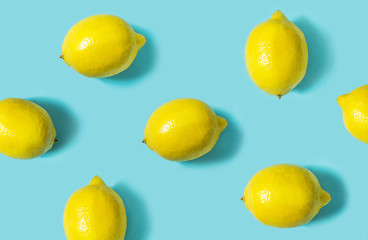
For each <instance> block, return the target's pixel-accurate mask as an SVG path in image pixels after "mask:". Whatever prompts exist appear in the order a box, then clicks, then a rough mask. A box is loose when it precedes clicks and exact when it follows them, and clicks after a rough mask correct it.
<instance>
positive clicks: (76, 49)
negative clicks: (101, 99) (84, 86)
mask: <svg viewBox="0 0 368 240" xmlns="http://www.w3.org/2000/svg"><path fill="white" fill-rule="evenodd" d="M145 42H146V38H145V37H144V36H143V35H141V34H138V33H135V32H134V30H133V29H132V27H131V26H130V25H129V24H128V23H127V22H126V21H124V20H123V19H122V18H120V17H117V16H114V15H109V14H101V15H95V16H91V17H88V18H85V19H83V20H81V21H80V22H78V23H77V24H75V25H74V26H73V27H72V28H71V29H70V30H69V32H68V33H67V35H66V36H65V39H64V42H63V45H62V54H61V56H60V57H61V58H63V59H64V61H65V63H66V64H68V65H69V66H70V67H72V68H73V69H74V70H75V71H77V72H79V73H81V74H83V75H85V76H87V77H96V78H103V77H110V76H113V75H116V74H118V73H120V72H122V71H124V70H125V69H127V68H128V67H129V66H130V65H131V64H132V62H133V60H134V58H135V57H136V55H137V53H138V50H139V49H140V48H141V47H142V46H143V45H144V44H145Z"/></svg>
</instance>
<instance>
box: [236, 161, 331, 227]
mask: <svg viewBox="0 0 368 240" xmlns="http://www.w3.org/2000/svg"><path fill="white" fill-rule="evenodd" d="M242 200H243V201H244V203H245V206H246V207H247V208H248V210H249V211H250V212H251V213H252V214H253V215H254V216H255V217H256V218H257V219H258V220H259V221H260V222H262V223H263V224H266V225H269V226H272V227H280V228H289V227H296V226H299V225H302V224H305V223H308V222H309V221H310V220H312V219H313V218H314V216H315V215H316V214H317V213H318V211H319V210H320V208H321V207H323V206H325V205H326V204H327V203H328V202H329V201H330V200H331V196H330V195H329V194H328V193H327V192H326V191H324V190H322V189H321V186H320V185H319V183H318V180H317V178H316V177H315V176H314V175H313V173H312V172H310V171H309V170H307V169H305V168H303V167H299V166H296V165H292V164H278V165H274V166H271V167H267V168H264V169H262V170H261V171H259V172H258V173H257V174H256V175H254V176H253V177H252V179H251V180H250V181H249V183H248V185H247V186H246V188H245V191H244V196H243V198H242Z"/></svg>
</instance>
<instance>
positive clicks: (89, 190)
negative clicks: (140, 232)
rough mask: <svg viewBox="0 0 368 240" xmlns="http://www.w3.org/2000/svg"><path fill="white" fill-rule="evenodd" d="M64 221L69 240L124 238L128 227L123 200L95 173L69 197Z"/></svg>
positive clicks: (120, 239)
mask: <svg viewBox="0 0 368 240" xmlns="http://www.w3.org/2000/svg"><path fill="white" fill-rule="evenodd" d="M63 222H64V231H65V235H66V237H67V239H68V240H100V239H104V240H123V239H124V237H125V232H126V227H127V217H126V211H125V207H124V203H123V201H122V200H121V198H120V196H119V195H118V194H117V193H116V192H115V191H114V190H112V189H111V188H109V187H108V186H106V184H105V183H104V181H103V180H102V179H101V178H100V177H98V176H96V177H94V178H93V179H92V180H91V182H90V183H89V185H87V186H86V187H83V188H81V189H79V190H77V191H76V192H75V193H74V194H73V195H72V196H71V197H70V198H69V200H68V202H67V204H66V207H65V210H64V220H63Z"/></svg>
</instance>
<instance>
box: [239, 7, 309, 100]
mask: <svg viewBox="0 0 368 240" xmlns="http://www.w3.org/2000/svg"><path fill="white" fill-rule="evenodd" d="M245 61H246V65H247V69H248V73H249V75H250V77H251V79H252V80H253V82H254V83H255V84H256V85H257V86H258V87H259V88H260V89H262V90H263V91H265V92H266V93H268V94H270V95H275V96H277V97H279V98H281V97H282V96H283V95H285V94H287V93H288V92H290V91H291V90H292V89H293V88H294V87H296V86H297V85H298V84H299V82H300V81H301V80H302V79H303V77H304V75H305V72H306V70H307V65H308V48H307V42H306V41H305V38H304V35H303V33H302V31H300V29H299V28H298V27H297V26H296V25H295V24H294V23H292V22H290V21H289V20H288V19H287V18H286V17H285V15H284V14H283V13H282V12H281V11H280V10H277V11H276V12H275V13H274V14H273V15H272V17H271V18H270V19H269V20H268V21H265V22H263V23H261V24H259V25H258V26H256V27H255V28H254V29H253V31H252V32H251V33H250V35H249V37H248V40H247V44H246V47H245Z"/></svg>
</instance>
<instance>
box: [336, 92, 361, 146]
mask: <svg viewBox="0 0 368 240" xmlns="http://www.w3.org/2000/svg"><path fill="white" fill-rule="evenodd" d="M337 102H338V104H339V105H340V107H341V108H342V111H343V119H344V125H345V127H346V129H347V130H348V131H349V132H350V134H351V135H353V136H354V137H355V138H356V139H358V140H359V141H361V142H364V143H368V85H364V86H362V87H359V88H357V89H355V90H354V91H352V92H351V93H349V94H344V95H341V96H339V97H338V98H337Z"/></svg>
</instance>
